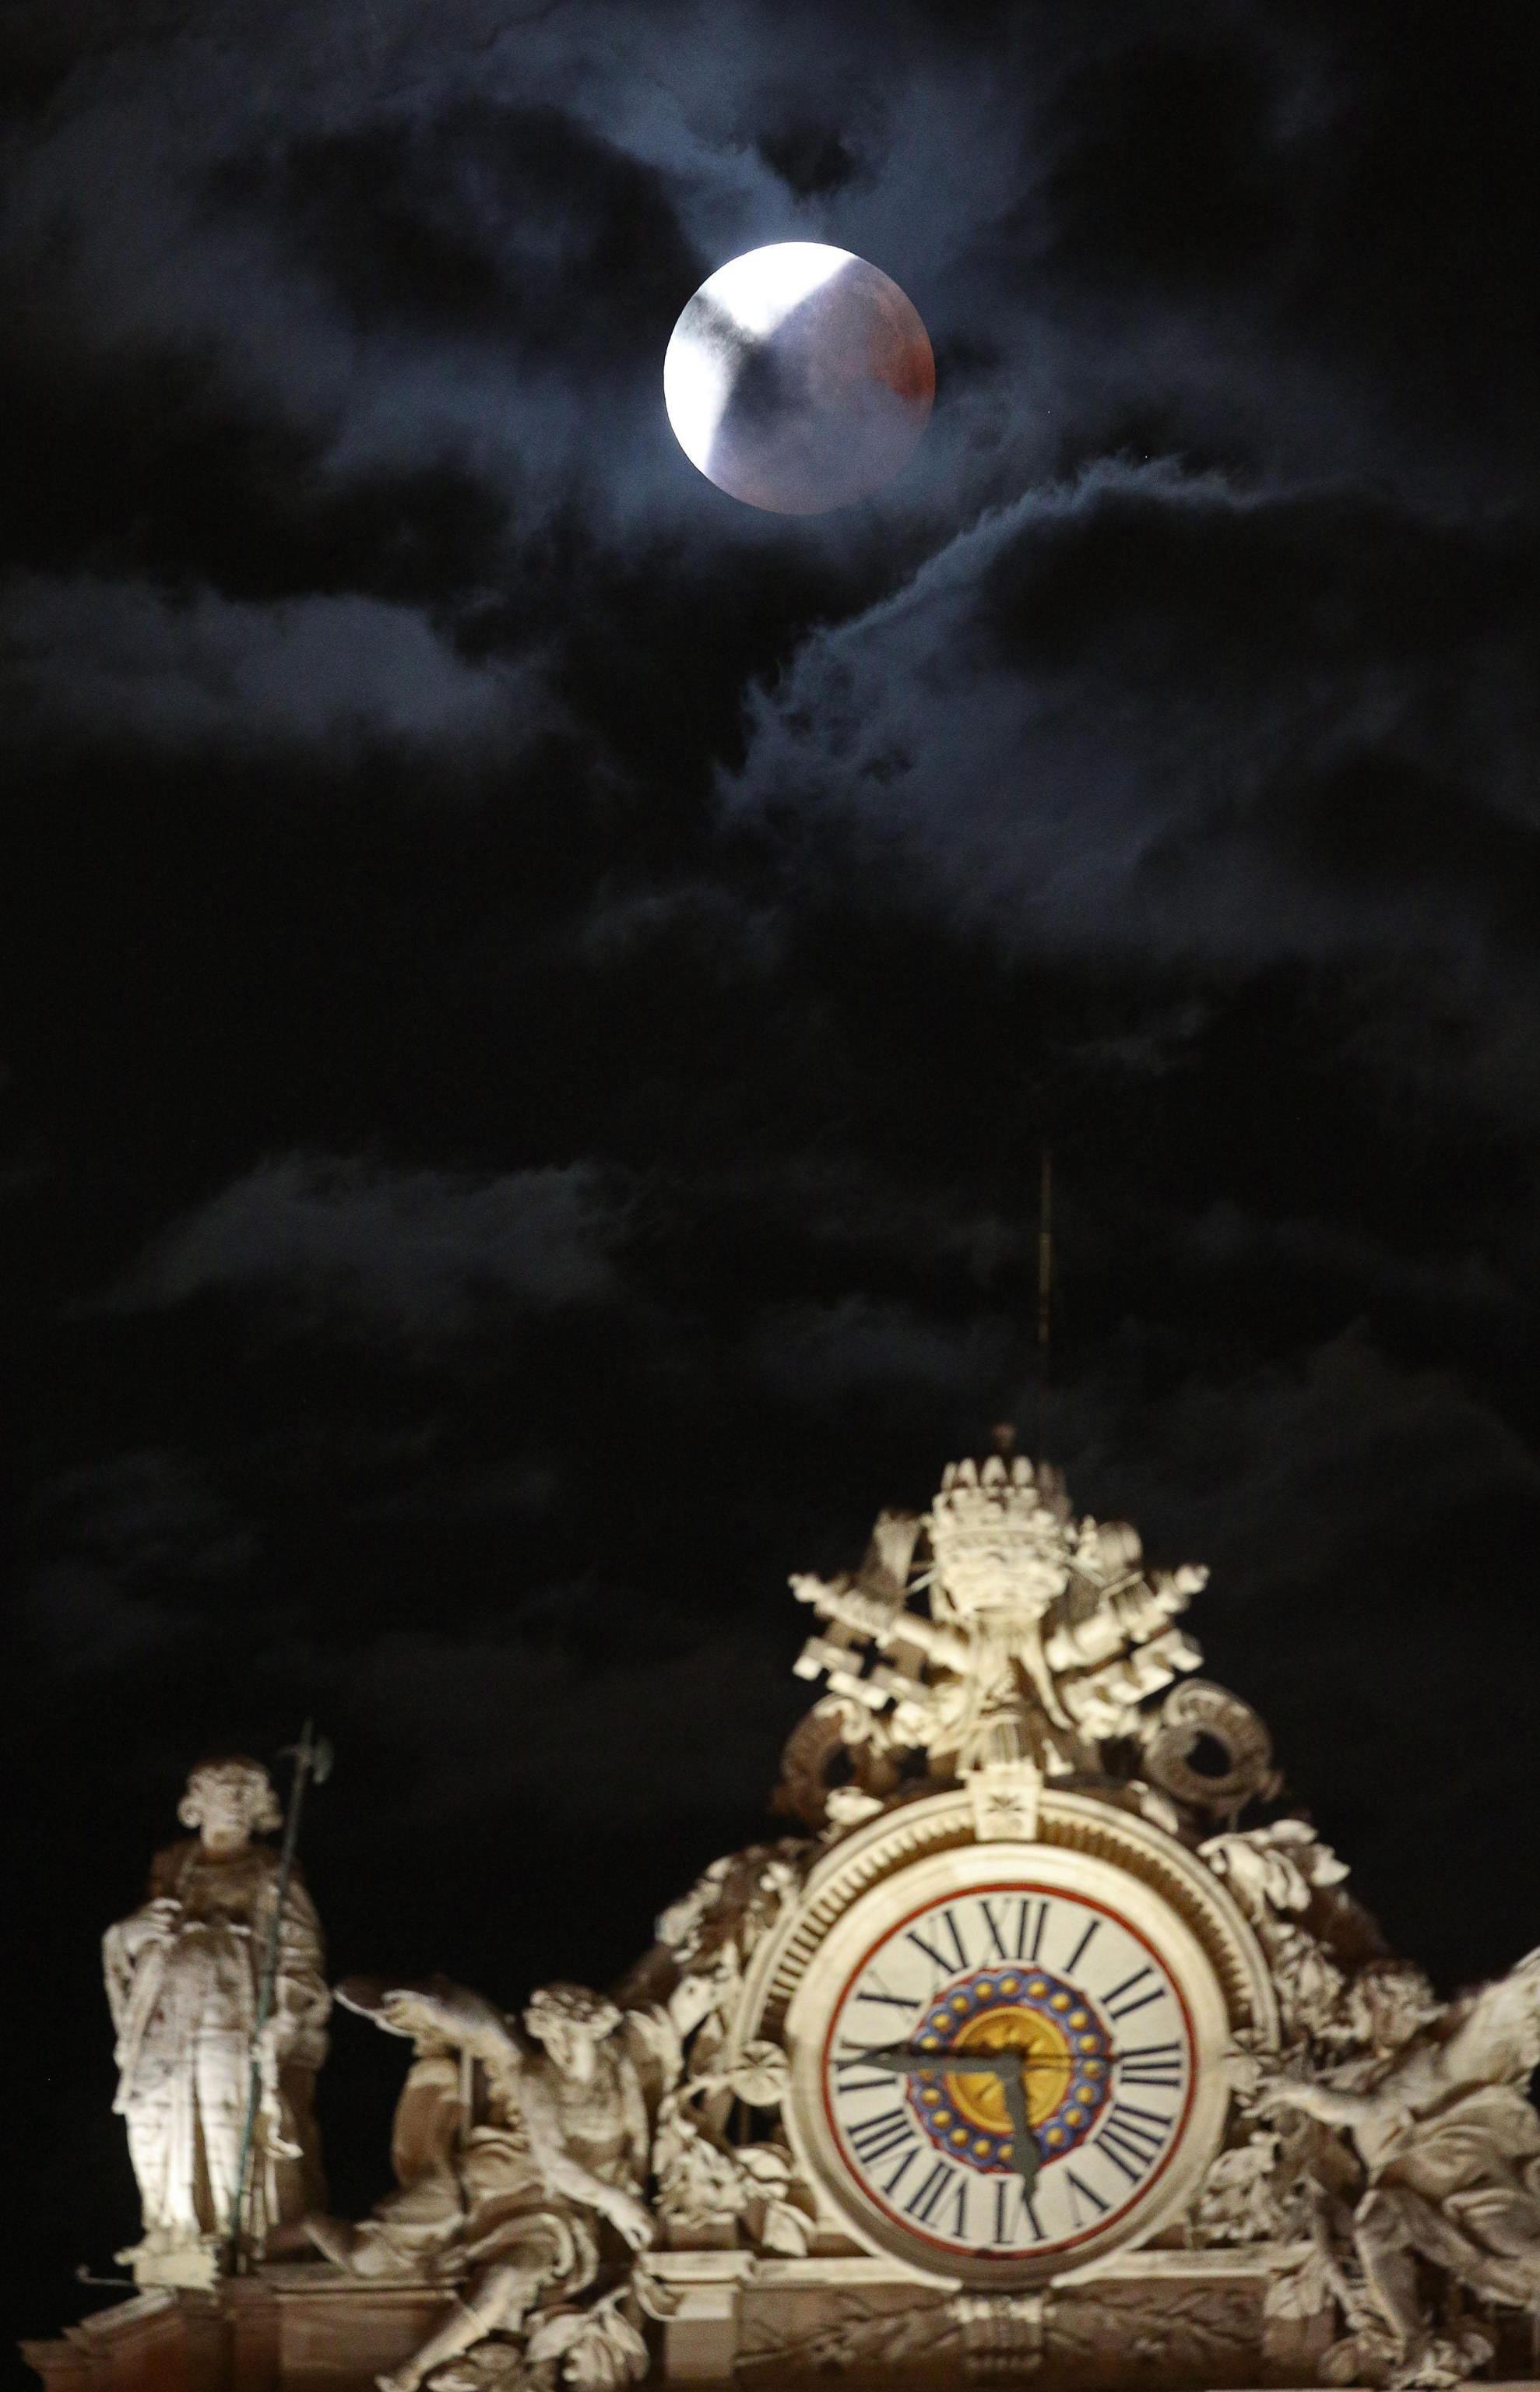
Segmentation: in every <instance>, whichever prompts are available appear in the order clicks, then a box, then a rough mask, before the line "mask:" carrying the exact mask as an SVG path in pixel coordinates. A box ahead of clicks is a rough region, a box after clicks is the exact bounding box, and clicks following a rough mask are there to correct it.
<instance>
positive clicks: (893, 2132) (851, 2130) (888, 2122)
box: [845, 2110, 914, 2167]
mask: <svg viewBox="0 0 1540 2392" xmlns="http://www.w3.org/2000/svg"><path fill="white" fill-rule="evenodd" d="M845 2131H846V2133H847V2134H848V2136H849V2138H850V2147H851V2149H852V2150H853V2151H854V2152H855V2153H856V2156H857V2157H858V2159H860V2160H861V2162H862V2163H863V2165H865V2166H867V2167H872V2166H873V2165H874V2164H875V2163H876V2162H877V2161H878V2160H880V2159H884V2158H886V2155H887V2153H888V2152H894V2151H897V2150H898V2148H899V2144H900V2143H902V2142H906V2141H907V2140H908V2139H909V2138H910V2137H911V2136H912V2134H913V2132H914V2121H913V2119H912V2117H911V2116H910V2114H909V2112H908V2111H907V2110H879V2111H878V2112H877V2113H876V2115H875V2117H874V2118H863V2119H862V2120H861V2124H860V2126H847V2127H846V2129H845Z"/></svg>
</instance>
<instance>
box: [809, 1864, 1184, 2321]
mask: <svg viewBox="0 0 1540 2392" xmlns="http://www.w3.org/2000/svg"><path fill="white" fill-rule="evenodd" d="M1063 1874H1064V1872H1062V1871H1055V1872H1051V1873H1050V1874H1049V1876H1048V1877H1047V1878H1028V1877H1027V1876H1026V1875H1025V1874H1023V1875H1021V1876H1017V1877H1007V1876H1001V1877H998V1878H990V1879H989V1880H987V1881H982V1882H978V1883H976V1884H963V1885H960V1886H958V1887H956V1888H955V1889H953V1888H951V1887H945V1886H943V1887H942V1888H941V1889H940V1890H938V1891H935V1892H932V1893H931V1894H930V1895H929V1897H928V1898H927V1899H921V1900H919V1901H917V1902H916V1901H911V1902H909V1903H907V1904H902V1905H901V1907H899V1906H898V1905H895V1904H893V1903H892V1902H888V1903H886V1904H879V1905H878V1906H879V1908H881V1909H883V1910H885V1911H886V1917H883V1918H882V1919H881V1920H880V1921H879V1920H877V1919H875V1918H874V1919H873V1920H872V1922H871V1927H870V1931H869V1932H868V1933H867V1934H866V1935H864V1936H862V1937H861V1938H860V1939H859V1942H857V1941H856V1940H854V1939H852V1938H851V1937H849V1936H846V1937H845V1938H842V1941H843V1942H844V1943H845V1944H846V1947H847V1950H846V1958H845V1966H844V1968H843V1969H842V1978H843V1982H842V1984H841V1985H840V1988H839V1990H838V1991H837V1993H835V1998H834V2000H833V2003H832V2006H831V2008H830V2009H829V2011H828V2014H827V2020H826V2026H825V2031H824V2033H823V2034H822V2047H821V2050H820V2054H819V2061H818V2080H819V2083H818V2089H819V2093H820V2096H821V2104H822V2113H823V2123H824V2126H825V2128H826V2132H825V2134H824V2135H823V2136H822V2138H821V2139H822V2141H823V2142H824V2144H825V2148H826V2149H831V2150H832V2152H833V2153H834V2154H835V2155H837V2163H838V2167H839V2169H840V2171H841V2173H842V2175H843V2177H844V2179H845V2188H844V2189H845V2191H846V2192H847V2194H848V2195H853V2196H854V2197H855V2200H856V2202H857V2204H858V2205H859V2207H860V2209H861V2212H862V2213H863V2214H864V2215H865V2217H867V2218H868V2219H869V2220H872V2221H873V2222H875V2223H877V2224H878V2225H879V2230H882V2231H881V2239H882V2240H884V2241H885V2242H886V2243H889V2244H890V2245H892V2246H894V2247H897V2248H899V2249H903V2250H907V2252H908V2253H909V2254H910V2255H911V2256H914V2257H915V2258H916V2259H921V2263H922V2264H928V2265H929V2266H931V2267H932V2268H939V2269H943V2270H945V2269H946V2267H947V2265H948V2263H949V2262H951V2263H952V2264H954V2265H955V2264H957V2263H962V2265H963V2269H964V2272H965V2273H968V2274H971V2275H977V2274H978V2273H979V2272H980V2269H979V2264H978V2263H980V2262H982V2263H985V2266H986V2267H988V2268H990V2271H991V2272H992V2268H993V2267H1000V2268H1003V2269H1004V2270H1006V2271H1013V2270H1014V2271H1015V2272H1016V2273H1021V2272H1027V2273H1031V2274H1036V2273H1040V2272H1047V2271H1048V2269H1047V2268H1046V2266H1045V2264H1044V2263H1053V2264H1055V2265H1057V2264H1061V2263H1062V2264H1074V2263H1075V2262H1076V2261H1077V2260H1078V2259H1079V2258H1081V2257H1082V2256H1090V2255H1091V2252H1092V2250H1093V2248H1094V2250H1095V2251H1097V2252H1099V2251H1100V2250H1102V2249H1104V2248H1106V2247H1107V2246H1108V2245H1109V2244H1110V2243H1115V2242H1122V2241H1126V2240H1128V2239H1130V2238H1131V2236H1132V2234H1133V2232H1134V2231H1135V2230H1137V2229H1138V2227H1139V2226H1140V2224H1141V2223H1143V2222H1144V2221H1145V2218H1146V2215H1147V2213H1150V2212H1151V2211H1152V2210H1153V2209H1154V2208H1155V2207H1156V2206H1157V2205H1159V2206H1161V2207H1163V2206H1164V2204H1160V2203H1159V2194H1160V2192H1161V2190H1162V2188H1163V2185H1164V2182H1165V2179H1166V2178H1167V2177H1168V2175H1169V2174H1170V2172H1171V2168H1172V2164H1173V2162H1174V2161H1175V2160H1176V2158H1177V2155H1178V2153H1179V2152H1181V2151H1182V2150H1183V2147H1184V2142H1185V2140H1186V2139H1187V2138H1188V2136H1189V2130H1190V2126H1191V2123H1192V2119H1193V2113H1194V2108H1195V2095H1196V2093H1197V2079H1198V2057H1199V2048H1200V2045H1199V2036H1198V2033H1197V2029H1196V2027H1195V2022H1194V2016H1193V2006H1192V2003H1191V2002H1190V2001H1189V1998H1188V1992H1187V1991H1184V1983H1183V1979H1184V1977H1185V1978H1186V1980H1187V1984H1188V1990H1189V1991H1193V1990H1196V1991H1197V1995H1199V1997H1200V1998H1201V1995H1202V1994H1203V1992H1204V1990H1205V1988H1204V1985H1203V1984H1202V1983H1201V1982H1200V1983H1199V1984H1198V1985H1197V1987H1196V1989H1195V1988H1194V1986H1193V1967H1194V1960H1195V1958H1197V1967H1198V1969H1200V1970H1201V1969H1202V1962H1201V1959H1200V1957H1198V1956H1196V1955H1195V1954H1194V1953H1193V1951H1192V1949H1191V1940H1190V1938H1188V1937H1187V1936H1186V1934H1185V1931H1184V1929H1183V1928H1182V1926H1181V1922H1180V1921H1178V1920H1177V1919H1175V1918H1174V1917H1169V1915H1166V1916H1164V1917H1163V1915H1162V1911H1163V1906H1162V1905H1160V1904H1158V1903H1153V1902H1152V1901H1151V1898H1150V1896H1149V1895H1148V1893H1147V1892H1146V1891H1145V1889H1144V1888H1143V1887H1139V1886H1135V1885H1132V1883H1131V1884H1130V1885H1129V1888H1128V1891H1129V1895H1130V1897H1131V1899H1130V1900H1129V1901H1127V1902H1126V1903H1122V1904H1120V1903H1119V1883H1118V1873H1117V1872H1115V1871H1111V1870H1106V1869H1096V1868H1093V1869H1091V1870H1090V1871H1089V1872H1087V1871H1086V1870H1085V1869H1084V1868H1083V1866H1082V1870H1081V1874H1082V1876H1083V1875H1087V1874H1089V1875H1090V1876H1092V1877H1093V1878H1098V1879H1100V1880H1101V1882H1100V1883H1099V1884H1098V1885H1097V1887H1096V1890H1095V1891H1094V1892H1093V1891H1086V1890H1084V1889H1083V1888H1081V1889H1077V1888H1076V1887H1075V1886H1074V1885H1072V1884H1068V1883H1064V1882H1057V1883H1055V1882H1054V1881H1053V1878H1054V1876H1060V1877H1062V1876H1063ZM865 1906H866V1905H863V1907H865ZM896 1908H898V1910H899V1915H895V1910H896ZM1131 1913H1132V1914H1133V1915H1130V1914H1131ZM1168 1921H1169V1923H1168ZM851 1923H854V1922H851ZM1208 1982H1209V1984H1210V1986H1211V1979H1210V1980H1209V1981H1208ZM1185 2173H1186V2171H1185V2170H1184V2174H1185ZM883 2229H886V2230H883ZM922 2254H923V2255H924V2257H923V2259H922Z"/></svg>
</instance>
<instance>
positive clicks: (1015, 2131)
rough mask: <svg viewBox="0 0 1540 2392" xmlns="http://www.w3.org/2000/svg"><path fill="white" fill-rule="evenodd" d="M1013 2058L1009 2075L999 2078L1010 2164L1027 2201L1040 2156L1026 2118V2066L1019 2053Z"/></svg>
mask: <svg viewBox="0 0 1540 2392" xmlns="http://www.w3.org/2000/svg"><path fill="white" fill-rule="evenodd" d="M1015 2057H1016V2066H1015V2068H1013V2069H1012V2070H1010V2071H1009V2073H1003V2074H1002V2076H1001V2087H1002V2090H1003V2093H1004V2096H1005V2114H1006V2116H1007V2117H1008V2118H1009V2120H1010V2122H1011V2165H1012V2166H1013V2167H1014V2168H1015V2169H1016V2174H1017V2176H1018V2177H1019V2178H1021V2190H1022V2191H1023V2193H1024V2194H1025V2195H1026V2197H1027V2199H1028V2200H1029V2201H1030V2200H1031V2198H1032V2187H1033V2186H1034V2185H1035V2184H1036V2182H1037V2180H1038V2170H1039V2168H1040V2167H1041V2166H1042V2152H1040V2151H1039V2149H1038V2142H1037V2137H1036V2136H1035V2135H1034V2134H1033V2132H1032V2124H1031V2120H1030V2118H1029V2116H1028V2114H1027V2079H1026V2074H1025V2070H1026V2068H1027V2065H1028V2063H1027V2061H1025V2060H1024V2059H1023V2057H1022V2055H1021V2053H1020V2052H1017V2053H1016V2055H1015Z"/></svg>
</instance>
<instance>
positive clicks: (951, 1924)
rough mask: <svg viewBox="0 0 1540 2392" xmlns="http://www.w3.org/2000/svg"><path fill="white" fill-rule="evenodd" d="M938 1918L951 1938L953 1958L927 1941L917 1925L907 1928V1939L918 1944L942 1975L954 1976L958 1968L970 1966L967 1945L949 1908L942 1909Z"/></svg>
mask: <svg viewBox="0 0 1540 2392" xmlns="http://www.w3.org/2000/svg"><path fill="white" fill-rule="evenodd" d="M940 1920H941V1924H942V1925H944V1926H945V1928H946V1930H947V1933H948V1934H949V1935H950V1936H951V1943H952V1949H953V1951H954V1952H955V1953H956V1955H957V1956H956V1958H955V1959H950V1958H949V1957H948V1956H947V1955H946V1954H945V1953H944V1952H938V1950H937V1948H936V1946H935V1944H934V1943H927V1942H926V1940H925V1937H924V1936H923V1935H922V1934H921V1933H920V1931H919V1929H918V1928H917V1927H912V1928H910V1929H909V1930H908V1941H909V1942H910V1943H917V1944H918V1945H919V1947H920V1949H921V1951H922V1952H923V1953H924V1954H925V1957H926V1959H927V1960H931V1961H934V1963H935V1965H936V1967H937V1968H938V1969H939V1970H940V1972H941V1974H942V1976H943V1977H955V1976H956V1974H957V1972H958V1970H959V1969H966V1968H967V1967H969V1966H970V1962H969V1960H968V1952H967V1946H966V1944H965V1943H964V1941H963V1938H962V1936H961V1935H960V1934H959V1933H958V1931H957V1921H956V1919H955V1918H954V1917H952V1914H951V1911H950V1910H943V1911H942V1912H941V1913H940ZM936 1932H937V1933H938V1934H939V1932H940V1927H939V1926H938V1928H937V1930H936Z"/></svg>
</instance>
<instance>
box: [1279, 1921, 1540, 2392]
mask: <svg viewBox="0 0 1540 2392" xmlns="http://www.w3.org/2000/svg"><path fill="white" fill-rule="evenodd" d="M1411 1973H1412V1972H1410V1971H1395V1970H1391V1969H1369V1970H1367V1971H1365V1985H1364V1991H1365V1995H1367V1994H1368V1993H1369V1992H1370V1991H1372V1989H1373V1985H1372V1982H1371V1981H1378V1979H1379V1978H1381V1977H1383V1978H1384V1979H1385V1980H1386V1983H1385V1986H1384V1988H1383V1990H1384V1992H1385V1993H1386V1994H1387V1995H1390V1994H1393V1993H1396V1990H1397V1989H1396V1987H1395V1986H1393V1985H1392V1984H1391V1982H1390V1980H1391V1978H1392V1977H1396V1978H1398V1979H1399V1977H1401V1976H1408V1977H1409V1976H1410V1975H1411ZM1354 1990H1355V1991H1356V1990H1357V1988H1355V1989H1354ZM1423 1990H1424V1993H1425V1992H1426V1988H1424V1989H1423ZM1403 1996H1404V1997H1403ZM1364 2008H1365V2014H1366V2016H1367V2023H1368V2024H1369V2027H1370V2035H1369V2037H1368V2039H1369V2040H1371V2043H1372V2048H1373V2058H1372V2059H1371V2060H1370V2061H1368V2062H1367V2063H1365V2062H1364V2061H1354V2062H1351V2063H1348V2064H1345V2065H1343V2066H1340V2067H1337V2068H1334V2069H1332V2070H1331V2071H1330V2072H1329V2074H1326V2075H1325V2076H1324V2077H1322V2078H1319V2079H1316V2080H1314V2081H1309V2080H1301V2079H1300V2078H1297V2077H1294V2076H1291V2075H1289V2074H1257V2075H1254V2076H1253V2079H1252V2082H1251V2085H1250V2087H1249V2100H1250V2104H1251V2106H1252V2107H1254V2108H1256V2109H1259V2110H1262V2111H1272V2110H1279V2109H1286V2110H1288V2109H1291V2110H1297V2111H1301V2112H1303V2113H1305V2114H1306V2115H1307V2116H1309V2117H1313V2118H1316V2119H1319V2120H1320V2121H1321V2122H1322V2123H1323V2124H1324V2125H1326V2126H1335V2127H1339V2128H1341V2129H1343V2130H1344V2131H1345V2132H1346V2133H1347V2135H1348V2136H1349V2137H1350V2138H1351V2139H1352V2145H1353V2147H1354V2149H1355V2151H1356V2152H1357V2155H1358V2157H1359V2159H1360V2161H1361V2162H1362V2165H1363V2167H1364V2171H1365V2177H1366V2179H1367V2183H1366V2189H1365V2191H1364V2193H1363V2196H1362V2198H1361V2199H1360V2201H1359V2203H1358V2205H1357V2208H1356V2209H1355V2211H1354V2212H1353V2217H1352V2235H1353V2243H1354V2245H1355V2247H1356V2250H1357V2254H1358V2259H1359V2264H1360V2266H1361V2267H1362V2269H1363V2271H1364V2279H1365V2285H1366V2286H1367V2289H1368V2292H1369V2295H1370V2296H1371V2298H1372V2300H1373V2302H1374V2304H1375V2306H1376V2307H1377V2308H1378V2310H1379V2312H1380V2314H1381V2316H1382V2318H1383V2320H1384V2322H1385V2326H1386V2328H1387V2329H1388V2331H1389V2334H1390V2336H1391V2344H1392V2346H1393V2347H1392V2354H1391V2366H1390V2369H1389V2380H1390V2381H1391V2383H1392V2384H1403V2385H1404V2384H1412V2383H1417V2384H1429V2383H1437V2382H1440V2381H1452V2380H1454V2379H1455V2378H1456V2377H1457V2376H1458V2375H1460V2374H1462V2373H1465V2372H1466V2371H1465V2369H1464V2367H1463V2366H1462V2365H1461V2364H1460V2362H1459V2359H1458V2356H1457V2354H1455V2353H1453V2352H1452V2351H1451V2352H1449V2353H1447V2354H1444V2353H1442V2352H1441V2349H1440V2347H1439V2346H1438V2345H1437V2344H1436V2343H1435V2340H1434V2337H1433V2334H1432V2331H1431V2328H1430V2323H1429V2321H1428V2319H1427V2318H1426V2316H1425V2315H1424V2312H1423V2308H1422V2304H1421V2301H1420V2299H1419V2297H1418V2291H1417V2260H1418V2259H1419V2258H1421V2259H1424V2260H1430V2261H1431V2262H1432V2263H1433V2265H1434V2266H1435V2267H1438V2268H1442V2269H1446V2270H1447V2272H1448V2273H1449V2274H1450V2275H1451V2276H1453V2277H1455V2278H1456V2279H1457V2280H1458V2281H1459V2282H1462V2283H1464V2284H1467V2285H1469V2286H1470V2287H1472V2288H1473V2289H1474V2290H1475V2291H1476V2292H1478V2293H1481V2294H1484V2295H1488V2296H1489V2297H1491V2298H1493V2299H1495V2300H1497V2301H1501V2302H1507V2303H1509V2304H1511V2305H1513V2306H1515V2307H1517V2308H1523V2309H1527V2310H1528V2311H1530V2313H1531V2314H1532V2315H1540V2113H1536V2111H1535V2108H1534V2103H1533V2102H1532V2101H1531V2100H1530V2099H1529V2096H1528V2091H1527V2086H1528V2081H1529V2078H1530V2076H1531V2074H1532V2073H1533V2072H1534V2069H1535V2067H1536V2066H1537V2065H1540V1950H1536V1951H1534V1952H1531V1953H1530V1954H1529V1955H1528V1956H1526V1957H1525V1958H1524V1959H1522V1960H1521V1961H1520V1962H1519V1964H1518V1966H1517V1967H1516V1968H1514V1969H1511V1970H1510V1971H1509V1973H1508V1975H1507V1976H1506V1977H1503V1978H1500V1979H1499V1980H1498V1982H1496V1983H1495V1984H1492V1985H1488V1986H1486V1987H1484V1988H1483V1989H1482V1991H1481V1992H1479V1993H1476V1994H1473V1995H1467V1996H1466V1997H1465V1998H1464V1999H1463V2000H1460V2001H1457V2002H1454V2003H1452V2004H1450V2005H1449V2006H1448V2008H1443V2009H1440V2008H1438V2007H1437V2005H1435V2004H1432V2003H1430V2002H1428V2001H1426V2000H1422V2001H1419V2000H1417V1999H1416V1998H1413V1997H1411V1996H1409V1995H1406V1991H1405V1988H1404V1987H1402V1988H1401V1989H1400V1994H1399V1995H1398V1996H1397V1998H1396V1999H1394V2000H1391V2001H1390V2002H1389V2003H1386V2002H1382V2001H1381V2002H1377V2003H1375V2004H1373V2005H1370V2004H1368V2003H1367V2002H1365V2005H1364ZM1371 2011H1374V2012H1378V2015H1368V2014H1369V2013H1370V2012H1371ZM1445 2357H1447V2359H1448V2364H1447V2365H1445V2364H1444V2359H1445ZM1354 2380H1356V2381H1362V2380H1363V2378H1362V2376H1361V2375H1360V2376H1357V2377H1355V2379H1354Z"/></svg>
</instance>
